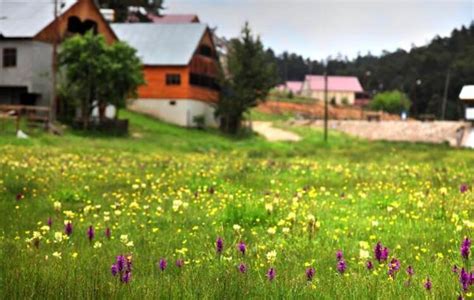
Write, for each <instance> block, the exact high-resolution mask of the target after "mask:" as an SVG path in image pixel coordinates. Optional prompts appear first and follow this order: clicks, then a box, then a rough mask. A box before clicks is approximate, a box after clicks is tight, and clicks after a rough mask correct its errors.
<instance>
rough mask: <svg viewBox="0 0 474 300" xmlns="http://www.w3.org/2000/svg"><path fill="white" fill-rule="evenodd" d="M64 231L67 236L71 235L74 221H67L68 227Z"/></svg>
mask: <svg viewBox="0 0 474 300" xmlns="http://www.w3.org/2000/svg"><path fill="white" fill-rule="evenodd" d="M64 233H66V235H67V236H70V235H71V234H72V223H71V222H67V223H66V227H65V228H64Z"/></svg>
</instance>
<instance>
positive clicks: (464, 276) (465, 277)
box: [459, 268, 471, 291]
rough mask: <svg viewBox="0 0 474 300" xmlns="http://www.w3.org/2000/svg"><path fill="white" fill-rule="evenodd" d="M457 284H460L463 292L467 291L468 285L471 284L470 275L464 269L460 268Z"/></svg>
mask: <svg viewBox="0 0 474 300" xmlns="http://www.w3.org/2000/svg"><path fill="white" fill-rule="evenodd" d="M459 283H461V286H462V289H463V290H464V291H467V289H468V288H469V285H470V284H471V275H470V274H469V273H468V272H466V271H465V270H464V268H462V269H461V272H460V273H459Z"/></svg>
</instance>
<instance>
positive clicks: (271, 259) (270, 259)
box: [267, 250, 277, 263]
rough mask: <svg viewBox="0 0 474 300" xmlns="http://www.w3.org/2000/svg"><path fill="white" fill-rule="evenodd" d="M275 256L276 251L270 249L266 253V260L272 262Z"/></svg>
mask: <svg viewBox="0 0 474 300" xmlns="http://www.w3.org/2000/svg"><path fill="white" fill-rule="evenodd" d="M276 256H277V253H276V251H275V250H272V251H270V252H268V253H267V260H268V262H270V263H272V262H274V261H275V259H276Z"/></svg>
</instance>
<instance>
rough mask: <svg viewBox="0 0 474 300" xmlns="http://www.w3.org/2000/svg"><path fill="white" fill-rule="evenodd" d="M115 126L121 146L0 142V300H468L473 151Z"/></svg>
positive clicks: (96, 140)
mask: <svg viewBox="0 0 474 300" xmlns="http://www.w3.org/2000/svg"><path fill="white" fill-rule="evenodd" d="M122 116H123V117H127V118H129V119H130V121H131V127H132V134H131V136H130V137H121V138H118V137H117V138H111V137H103V136H97V135H96V136H84V135H83V134H80V133H77V132H69V131H68V132H66V134H65V135H64V136H63V137H55V136H49V135H45V134H41V133H33V134H32V138H30V139H28V140H18V139H16V138H14V137H11V135H12V133H11V132H7V133H0V209H1V211H2V212H3V214H2V218H0V245H1V247H0V249H1V250H0V251H1V252H0V297H1V299H25V298H38V299H57V298H74V299H85V298H86V299H90V298H107V299H108V298H120V299H139V298H141V299H156V298H177V299H181V298H204V299H209V298H213V299H215V298H217V299H228V298H241V299H244V298H310V299H311V298H315V299H367V298H368V299H391V298H396V299H420V298H436V299H454V298H456V297H458V296H459V295H461V294H462V295H463V296H464V297H465V298H472V296H473V295H472V291H473V290H474V287H472V286H471V287H468V289H467V290H466V291H463V290H462V286H461V284H460V282H459V275H458V274H456V273H454V272H453V271H452V268H453V266H454V265H457V266H459V267H460V268H461V267H463V266H464V267H465V268H468V270H470V268H472V265H473V264H472V262H473V260H472V255H470V256H469V258H468V259H463V258H462V256H461V253H460V247H461V243H462V241H463V239H464V237H466V236H468V237H471V238H472V237H473V236H474V235H473V229H474V218H473V217H474V205H473V201H474V193H473V192H472V191H471V190H470V189H469V190H468V191H465V192H464V190H463V191H461V185H463V184H467V186H468V187H469V188H470V187H472V184H473V182H474V151H468V150H457V149H450V148H448V147H447V146H432V145H423V144H403V143H384V142H366V141H362V140H358V139H354V138H349V137H347V136H344V135H340V134H336V133H333V132H331V133H330V142H329V143H328V144H324V143H323V142H322V134H321V132H318V131H312V130H309V129H298V130H297V132H298V133H299V134H301V135H302V136H303V140H302V141H301V142H298V143H293V144H291V143H269V142H266V141H264V140H263V139H262V138H260V137H258V136H246V137H240V138H229V137H225V136H222V135H220V134H219V133H218V132H215V131H212V130H211V131H199V130H190V129H182V128H178V127H174V126H171V125H166V124H163V123H160V122H157V121H154V120H152V119H149V118H147V117H144V116H140V115H135V114H132V113H129V112H124V113H123V114H122ZM257 117H262V116H258V115H257ZM265 118H267V117H265ZM463 187H464V186H463ZM49 221H50V224H48V222H49ZM67 223H70V225H69V228H66V227H67V226H66V224H67ZM219 238H220V240H219V243H217V240H218V239H219ZM221 241H222V245H221ZM379 241H380V242H381V244H383V246H384V247H387V249H388V255H387V258H386V259H384V258H383V257H378V258H380V260H381V262H378V261H377V259H376V258H377V257H376V255H375V252H374V247H375V246H376V244H377V242H379ZM240 243H243V244H245V253H243V251H242V250H244V246H242V245H240V247H239V244H240ZM217 244H219V245H217ZM221 246H222V247H221ZM339 250H340V251H341V252H342V258H341V257H338V258H337V257H336V254H337V252H338V251H339ZM121 255H123V258H121V257H119V258H118V262H117V256H121ZM382 256H383V255H382ZM123 259H124V260H125V264H124V267H123V268H122V270H121V271H120V270H118V269H120V266H121V265H122V263H123ZM129 261H130V262H131V267H130V268H129V267H128V263H127V262H129ZM160 261H161V262H160ZM368 261H370V262H371V263H372V264H373V268H371V269H370V270H369V269H368V268H367V262H368ZM397 261H398V262H399V263H400V266H399V267H398V264H397ZM165 262H166V263H165ZM391 262H392V263H391ZM113 264H114V267H113V268H114V270H113V271H114V272H117V274H116V275H115V276H113V275H112V265H113ZM408 266H412V268H413V270H414V274H413V275H412V276H410V275H409V274H408V273H407V271H406V270H407V268H408ZM272 268H273V269H272ZM311 268H314V271H315V272H314V276H312V277H311V272H312V270H313V269H311ZM129 269H130V272H128V270H129ZM343 269H344V270H343ZM270 270H273V271H270ZM342 271H343V272H342ZM308 273H309V274H308ZM458 273H459V272H458ZM273 276H274V278H273ZM308 277H311V278H310V279H311V280H308V279H309V278H308ZM427 278H429V280H430V282H431V289H429V290H428V289H426V288H425V285H426V281H427ZM124 281H127V282H124Z"/></svg>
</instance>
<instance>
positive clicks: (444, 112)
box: [441, 69, 451, 120]
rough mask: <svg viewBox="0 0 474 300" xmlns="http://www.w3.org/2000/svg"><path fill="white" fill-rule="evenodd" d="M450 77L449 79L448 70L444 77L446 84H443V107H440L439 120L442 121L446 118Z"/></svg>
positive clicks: (449, 70)
mask: <svg viewBox="0 0 474 300" xmlns="http://www.w3.org/2000/svg"><path fill="white" fill-rule="evenodd" d="M450 77H451V69H448V74H447V75H446V82H445V84H444V96H443V106H442V107H441V120H444V119H445V116H446V103H447V102H448V89H449V79H450Z"/></svg>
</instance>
